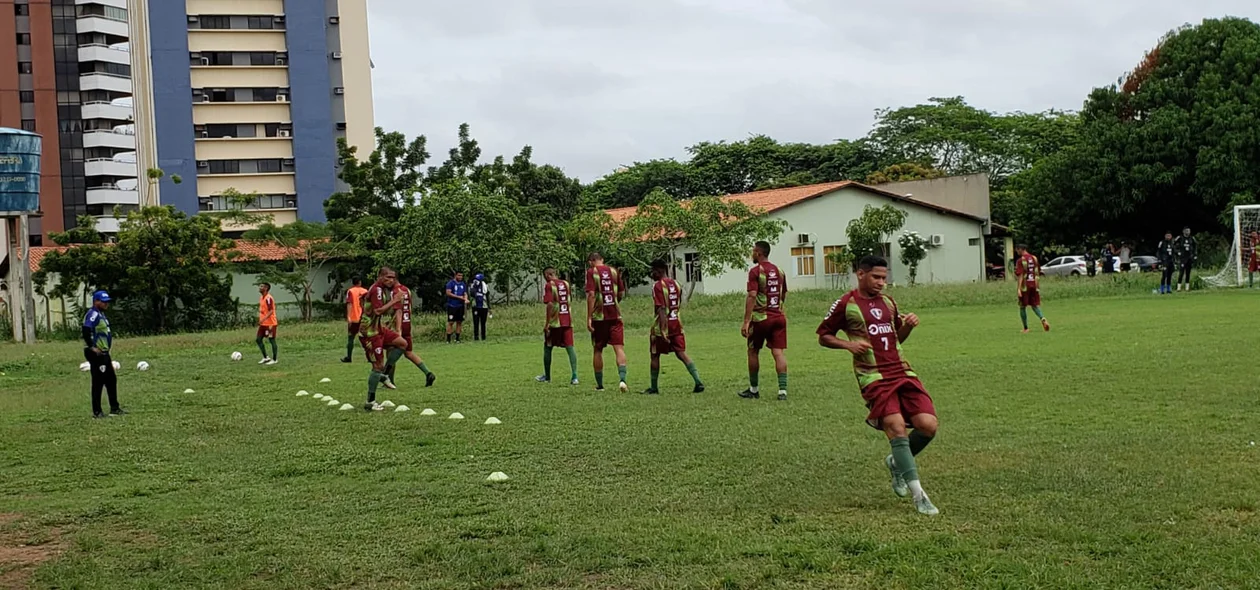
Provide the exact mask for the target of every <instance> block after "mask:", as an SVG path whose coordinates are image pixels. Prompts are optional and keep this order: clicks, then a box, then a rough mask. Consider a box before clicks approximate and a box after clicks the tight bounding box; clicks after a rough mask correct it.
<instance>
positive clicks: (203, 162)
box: [197, 160, 210, 168]
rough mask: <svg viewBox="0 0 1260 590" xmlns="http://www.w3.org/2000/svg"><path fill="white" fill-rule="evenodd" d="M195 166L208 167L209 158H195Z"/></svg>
mask: <svg viewBox="0 0 1260 590" xmlns="http://www.w3.org/2000/svg"><path fill="white" fill-rule="evenodd" d="M197 167H198V168H209V167H210V160H197Z"/></svg>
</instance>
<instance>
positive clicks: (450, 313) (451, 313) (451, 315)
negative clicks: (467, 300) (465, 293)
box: [446, 307, 464, 322]
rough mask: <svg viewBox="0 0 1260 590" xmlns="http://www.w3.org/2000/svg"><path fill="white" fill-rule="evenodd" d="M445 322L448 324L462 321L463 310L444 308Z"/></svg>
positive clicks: (459, 308) (460, 308)
mask: <svg viewBox="0 0 1260 590" xmlns="http://www.w3.org/2000/svg"><path fill="white" fill-rule="evenodd" d="M446 321H448V322H462V321H464V308H462V307H454V308H452V307H448V308H446Z"/></svg>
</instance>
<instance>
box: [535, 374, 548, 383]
mask: <svg viewBox="0 0 1260 590" xmlns="http://www.w3.org/2000/svg"><path fill="white" fill-rule="evenodd" d="M534 381H537V382H539V383H551V379H548V378H547V376H546V375H539V376H537V377H534Z"/></svg>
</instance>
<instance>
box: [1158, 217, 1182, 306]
mask: <svg viewBox="0 0 1260 590" xmlns="http://www.w3.org/2000/svg"><path fill="white" fill-rule="evenodd" d="M1155 256H1156V257H1157V258H1159V269H1160V271H1161V272H1163V276H1162V277H1161V278H1160V279H1159V293H1160V295H1167V294H1169V293H1172V279H1173V271H1174V270H1176V268H1177V250H1176V246H1175V245H1174V243H1173V233H1172V232H1171V231H1166V232H1164V239H1163V240H1160V242H1159V246H1158V247H1157V248H1156V249H1155Z"/></svg>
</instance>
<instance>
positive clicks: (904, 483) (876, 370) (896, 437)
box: [818, 256, 940, 516]
mask: <svg viewBox="0 0 1260 590" xmlns="http://www.w3.org/2000/svg"><path fill="white" fill-rule="evenodd" d="M854 270H856V271H857V280H858V288H857V289H854V290H853V291H850V292H849V293H847V294H845V296H844V297H841V298H840V300H839V301H836V302H835V304H833V305H832V306H831V311H829V312H828V313H827V317H826V319H824V320H823V322H822V324H821V325H819V326H818V343H819V344H821V345H822V346H824V347H826V348H831V349H836V350H844V351H847V352H849V353H851V354H852V355H853V371H854V372H855V373H857V382H858V387H859V388H861V390H862V399H863V400H865V401H866V407H867V408H868V409H869V410H870V413H869V414H868V415H867V416H866V423H867V424H869V425H870V426H871V427H872V428H876V429H879V430H882V431H884V434H885V436H887V437H888V441H889V444H890V445H891V446H892V454H891V455H888V456H887V457H885V458H884V465H885V466H886V467H888V471H889V473H890V474H891V476H892V489H893V493H894V494H896V495H898V496H900V497H902V498H904V497H906V496H908V495H913V496H914V507H915V509H917V510H918V511H919V513H921V514H926V515H929V516H930V515H933V514H937V513H939V512H940V511H939V510H937V509H936V506H933V505H932V501H931V500H929V499H928V496H927V494H926V493H925V492H924V491H923V486H922V485H921V484H920V483H919V471H918V468H917V467H916V466H915V462H914V457H915V456H916V455H918V454H919V452H920V451H922V450H923V449H924V447H926V446H927V445H928V443H930V442H932V438H933V437H935V436H936V428H937V420H936V409H935V408H934V407H933V405H932V396H930V395H928V392H927V390H926V389H924V388H923V384H922V383H920V382H919V377H918V376H917V375H915V373H914V371H912V370H911V369H910V363H907V362H906V361H905V360H903V359H902V358H901V343H902V342H905V341H906V338H909V337H910V332H911V330H914V328H915V326H918V325H919V318H918V316H915V315H914V314H912V313H911V314H905V315H901V314H900V313H899V310H898V309H897V302H895V301H893V300H892V298H891V297H888V296H887V295H884V294H883V290H884V284H885V283H886V282H887V281H888V261H887V260H884V259H883V258H880V257H878V256H865V257H863V258H862V259H861V260H859V261H858V263H857V264H856V265H855V268H854ZM907 422H908V423H910V424H911V425H913V426H914V430H912V431H911V432H910V433H909V434H907V433H906V424H907Z"/></svg>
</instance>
